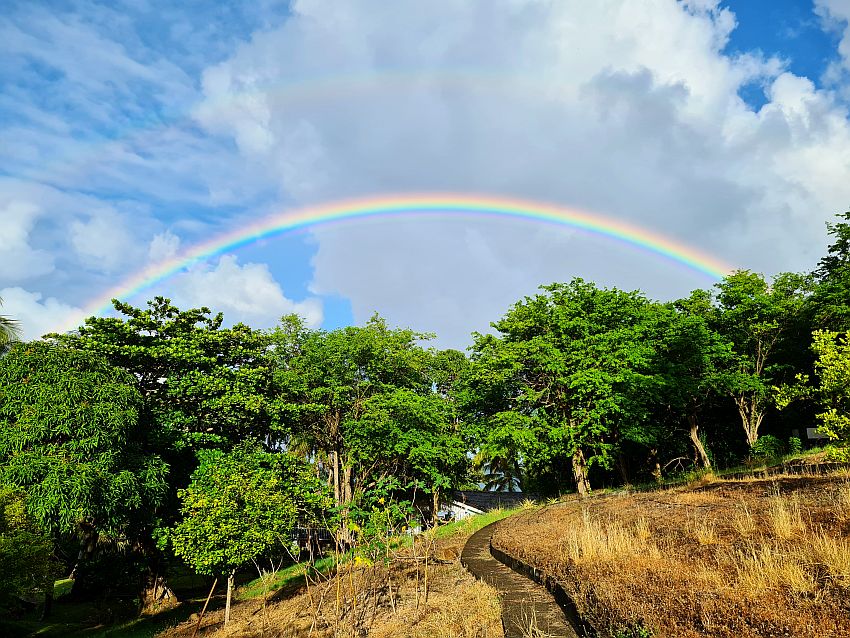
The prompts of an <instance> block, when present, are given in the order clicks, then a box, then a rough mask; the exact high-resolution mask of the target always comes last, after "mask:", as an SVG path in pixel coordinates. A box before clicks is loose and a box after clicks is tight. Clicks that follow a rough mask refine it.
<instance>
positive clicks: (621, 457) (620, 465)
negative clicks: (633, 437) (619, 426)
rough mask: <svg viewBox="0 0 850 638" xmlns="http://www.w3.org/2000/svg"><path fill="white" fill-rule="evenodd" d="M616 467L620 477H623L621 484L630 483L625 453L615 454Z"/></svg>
mask: <svg viewBox="0 0 850 638" xmlns="http://www.w3.org/2000/svg"><path fill="white" fill-rule="evenodd" d="M617 469H618V470H619V472H620V478H622V479H623V485H630V484H631V481H630V480H629V465H628V461H627V460H626V456H625V454H623V453H622V452H620V453H619V454H617Z"/></svg>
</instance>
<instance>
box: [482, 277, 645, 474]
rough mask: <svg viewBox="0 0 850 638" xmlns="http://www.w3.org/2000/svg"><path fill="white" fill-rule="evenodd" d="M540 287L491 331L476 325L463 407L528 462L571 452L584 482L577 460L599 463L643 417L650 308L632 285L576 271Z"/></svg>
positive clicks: (538, 463)
mask: <svg viewBox="0 0 850 638" xmlns="http://www.w3.org/2000/svg"><path fill="white" fill-rule="evenodd" d="M543 291H544V292H543V293H542V294H539V295H537V296H535V297H532V298H529V297H527V298H526V299H524V300H523V301H521V302H519V303H517V304H516V305H515V306H514V307H513V308H512V309H511V310H510V311H509V312H508V313H507V314H506V315H505V317H503V318H502V319H501V320H500V321H497V322H495V323H494V324H493V326H494V327H495V328H496V330H498V331H499V333H500V335H501V336H500V337H495V336H492V335H476V337H475V345H474V347H473V361H474V363H475V367H476V371H475V373H474V374H473V375H472V377H471V378H470V393H468V398H469V399H471V400H468V410H469V412H470V413H471V414H472V416H473V418H480V419H482V420H483V422H484V423H486V424H487V425H488V426H491V427H492V428H493V429H494V430H495V431H497V432H498V433H499V434H498V436H499V437H500V438H501V439H502V440H503V441H504V440H511V439H512V440H515V441H517V442H521V444H522V454H523V458H524V461H525V465H526V467H527V468H529V469H532V470H536V471H539V470H540V469H541V467H542V466H545V465H547V464H548V463H550V462H551V461H552V460H553V458H554V457H563V458H569V459H571V460H572V466H573V473H574V477H575V480H576V483H577V485H578V488H579V490H580V491H584V490H586V489H587V488H588V485H587V477H586V467H587V466H590V465H593V464H599V465H601V466H604V467H607V466H609V465H610V462H611V458H612V452H613V450H614V449H615V443H616V441H617V438H618V436H624V435H625V436H634V435H637V434H639V430H640V428H639V427H638V426H639V425H640V424H641V423H646V421H647V416H648V412H647V405H646V403H645V397H646V394H647V393H648V392H652V391H653V386H654V383H655V381H654V379H653V378H652V376H651V374H650V364H651V361H652V359H653V356H654V346H653V339H652V338H651V335H652V333H653V330H654V329H655V326H656V316H655V314H654V313H653V309H654V308H653V306H652V304H651V303H650V302H649V301H648V300H647V299H646V298H645V297H643V296H642V295H640V294H638V293H626V292H622V291H619V290H616V289H613V290H600V289H598V288H596V287H595V286H594V285H593V284H590V283H587V282H584V281H582V280H580V279H575V280H573V281H572V282H570V283H569V284H552V285H550V286H544V287H543ZM476 412H477V414H476Z"/></svg>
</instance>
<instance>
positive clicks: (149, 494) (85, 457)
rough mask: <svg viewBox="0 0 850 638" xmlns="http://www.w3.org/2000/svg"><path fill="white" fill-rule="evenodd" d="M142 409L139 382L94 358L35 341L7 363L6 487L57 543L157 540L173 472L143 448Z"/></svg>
mask: <svg viewBox="0 0 850 638" xmlns="http://www.w3.org/2000/svg"><path fill="white" fill-rule="evenodd" d="M141 407H142V400H141V397H140V396H139V393H138V391H137V390H136V388H135V384H134V382H133V378H132V377H131V376H130V375H129V374H128V373H127V372H125V371H123V370H120V369H117V368H115V367H113V366H111V365H109V363H107V362H106V361H105V360H104V359H103V358H102V357H99V356H97V355H95V354H93V353H89V352H80V351H76V350H72V349H70V348H66V347H64V346H59V345H52V344H49V343H44V342H35V343H28V344H23V343H22V344H15V345H14V346H13V347H12V348H11V350H10V352H9V353H8V354H7V355H6V356H4V357H2V358H0V480H2V481H3V482H5V483H8V484H10V485H13V486H15V487H17V488H21V489H23V490H25V491H26V492H27V509H28V512H29V515H31V516H32V518H33V520H34V521H35V522H36V524H37V525H38V526H39V527H40V528H42V529H44V530H45V531H46V532H48V533H49V534H50V536H51V537H52V538H53V539H54V540H56V541H58V539H59V538H60V537H61V536H63V535H67V536H71V537H75V538H79V539H81V541H82V544H83V546H84V548H88V549H89V550H91V549H93V547H94V539H95V538H96V537H98V536H100V537H104V538H106V539H109V540H111V541H113V542H117V541H126V542H129V543H131V544H133V543H138V542H140V538H141V537H142V536H144V534H145V533H146V532H149V530H150V526H151V525H152V515H153V512H154V511H155V510H156V508H157V506H158V505H159V504H160V503H162V502H163V499H164V498H165V494H166V492H167V488H168V486H167V482H166V481H167V467H166V465H165V463H164V462H163V461H162V460H161V458H160V457H159V456H157V455H156V454H155V453H151V452H150V451H149V450H148V449H146V447H145V445H144V432H143V424H142V423H140V420H139V413H140V410H141ZM85 557H86V556H85V554H83V553H81V556H80V558H85ZM74 574H76V568H75V570H74V571H72V575H74Z"/></svg>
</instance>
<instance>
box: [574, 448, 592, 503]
mask: <svg viewBox="0 0 850 638" xmlns="http://www.w3.org/2000/svg"><path fill="white" fill-rule="evenodd" d="M573 478H574V479H575V482H576V489H577V490H578V493H579V496H587V494H588V492H590V482H589V481H588V479H587V461H586V460H585V458H584V452H582V449H581V448H576V450H575V452H573Z"/></svg>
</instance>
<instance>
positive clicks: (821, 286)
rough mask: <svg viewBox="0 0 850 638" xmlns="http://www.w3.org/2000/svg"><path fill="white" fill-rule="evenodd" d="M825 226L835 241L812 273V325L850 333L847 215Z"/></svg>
mask: <svg viewBox="0 0 850 638" xmlns="http://www.w3.org/2000/svg"><path fill="white" fill-rule="evenodd" d="M837 217H838V219H839V221H837V222H836V223H834V224H827V229H828V231H829V234H830V235H831V236H832V237H833V239H834V241H833V243H832V244H831V245H830V247H829V249H828V251H827V254H826V256H825V257H823V258H822V259H821V260H820V262H819V263H818V267H817V269H816V270H815V272H814V277H815V282H816V284H817V285H816V287H815V290H814V293H813V295H812V306H813V308H814V313H815V319H814V320H815V324H816V325H817V326H819V327H820V328H822V329H826V330H835V331H838V332H844V331H846V330H850V211H848V212H846V213H843V214H841V215H838V216H837Z"/></svg>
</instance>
